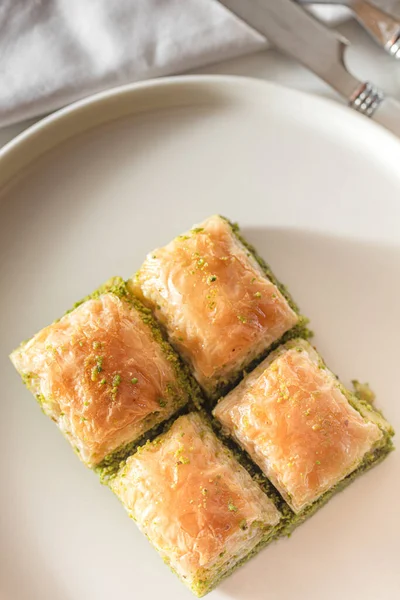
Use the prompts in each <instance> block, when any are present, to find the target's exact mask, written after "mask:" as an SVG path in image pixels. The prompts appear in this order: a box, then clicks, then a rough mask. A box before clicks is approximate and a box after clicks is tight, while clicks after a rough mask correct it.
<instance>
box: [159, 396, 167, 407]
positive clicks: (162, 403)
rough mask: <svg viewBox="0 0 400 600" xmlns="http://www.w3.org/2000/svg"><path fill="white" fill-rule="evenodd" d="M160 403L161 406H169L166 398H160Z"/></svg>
mask: <svg viewBox="0 0 400 600" xmlns="http://www.w3.org/2000/svg"><path fill="white" fill-rule="evenodd" d="M158 404H159V405H160V406H161V408H165V407H166V406H167V403H166V402H165V400H164V398H159V399H158Z"/></svg>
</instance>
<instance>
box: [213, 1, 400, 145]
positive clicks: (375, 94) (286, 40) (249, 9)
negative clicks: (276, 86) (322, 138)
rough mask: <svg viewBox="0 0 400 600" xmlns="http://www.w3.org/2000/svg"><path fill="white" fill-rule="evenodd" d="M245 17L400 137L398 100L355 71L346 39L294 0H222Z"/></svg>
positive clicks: (266, 35)
mask: <svg viewBox="0 0 400 600" xmlns="http://www.w3.org/2000/svg"><path fill="white" fill-rule="evenodd" d="M219 2H220V3H221V4H222V5H223V6H225V7H226V8H228V9H229V10H230V11H231V12H233V13H234V14H235V15H236V16H238V17H239V18H240V19H241V20H242V21H244V22H245V23H247V24H248V25H250V26H251V27H252V28H253V29H255V30H256V31H258V32H259V33H261V34H262V35H264V36H265V37H267V38H268V40H269V41H270V42H271V43H272V44H273V45H274V46H276V47H277V48H279V50H282V51H283V52H285V53H286V54H288V55H289V56H292V57H293V58H295V59H296V60H297V61H299V62H300V63H302V64H303V65H304V66H305V67H307V68H308V69H310V70H311V71H313V72H314V73H315V74H316V75H318V76H319V77H320V78H321V79H323V80H324V81H326V83H328V84H329V85H330V86H331V87H332V88H333V89H335V90H336V91H337V92H339V94H341V95H342V96H343V97H344V98H346V100H347V101H348V103H349V106H350V107H351V108H354V109H355V110H357V111H358V112H360V113H362V114H363V115H365V116H367V117H370V118H372V119H373V120H374V121H376V122H377V123H379V124H380V125H382V126H383V127H386V129H388V130H389V131H391V132H392V133H394V134H395V135H397V136H398V137H400V103H399V102H398V101H397V100H395V99H394V98H390V97H388V96H385V95H384V93H383V92H382V91H381V90H380V89H379V88H377V87H376V86H374V85H373V84H371V83H369V82H363V81H361V80H359V79H357V78H356V77H355V76H354V75H352V74H351V73H350V72H349V71H348V69H347V67H346V63H345V52H346V48H347V46H348V42H347V40H346V39H345V38H343V37H342V36H341V35H340V34H339V33H337V32H336V31H333V30H331V29H328V28H327V27H325V25H323V24H322V23H321V22H320V21H318V20H317V19H316V18H315V17H313V16H312V15H310V14H309V13H307V12H306V11H305V10H303V9H302V8H301V7H300V6H298V5H297V4H295V3H294V2H292V0H219Z"/></svg>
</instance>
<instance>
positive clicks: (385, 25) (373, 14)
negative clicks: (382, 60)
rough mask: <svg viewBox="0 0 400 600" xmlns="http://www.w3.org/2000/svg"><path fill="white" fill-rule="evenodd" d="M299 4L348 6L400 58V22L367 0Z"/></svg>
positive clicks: (304, 1)
mask: <svg viewBox="0 0 400 600" xmlns="http://www.w3.org/2000/svg"><path fill="white" fill-rule="evenodd" d="M298 2H299V4H331V5H332V4H340V5H341V6H347V8H349V9H350V10H351V11H352V12H353V13H354V16H355V17H356V19H357V21H358V22H359V23H360V24H361V25H362V26H363V27H364V29H366V31H368V33H369V34H370V35H371V36H372V37H373V38H374V39H375V41H376V42H377V43H378V44H379V45H380V46H382V47H383V48H384V49H385V50H386V51H387V52H388V53H389V54H391V55H392V56H394V57H395V58H399V59H400V22H399V21H398V20H396V19H395V18H394V17H393V16H392V15H390V14H389V13H388V12H386V11H384V10H382V9H381V8H378V7H377V6H375V5H374V4H372V3H371V2H368V1H367V0H298Z"/></svg>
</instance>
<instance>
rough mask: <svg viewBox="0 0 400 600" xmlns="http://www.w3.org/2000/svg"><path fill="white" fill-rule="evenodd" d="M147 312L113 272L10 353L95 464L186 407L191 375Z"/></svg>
mask: <svg viewBox="0 0 400 600" xmlns="http://www.w3.org/2000/svg"><path fill="white" fill-rule="evenodd" d="M149 312H150V311H149V310H148V309H145V308H144V307H143V306H142V305H141V304H140V303H139V302H137V301H136V300H135V299H134V298H133V297H132V296H131V294H130V293H129V292H128V290H127V288H126V286H125V284H124V282H123V281H122V280H121V279H119V278H115V279H113V280H111V281H110V282H108V283H107V284H105V285H104V286H103V287H102V288H101V289H99V290H98V291H96V292H95V293H94V294H92V296H90V297H88V298H86V299H85V300H84V301H82V302H81V303H78V305H77V306H76V307H75V308H74V309H73V310H72V311H70V312H68V313H67V314H66V315H65V316H63V317H62V318H61V319H60V320H59V321H56V322H55V323H53V324H52V325H50V326H48V327H46V328H44V329H43V330H42V331H40V332H39V333H38V334H36V335H35V336H34V337H33V338H32V339H30V340H29V341H28V342H25V343H23V344H22V345H21V346H20V347H19V348H18V349H17V350H15V351H14V352H13V353H12V355H11V360H12V362H13V363H14V365H15V367H16V369H17V370H18V371H19V373H20V374H21V376H22V377H23V379H24V381H25V383H26V385H27V386H28V388H29V389H30V390H31V391H32V392H33V393H34V395H35V396H36V398H37V400H38V401H39V403H40V404H41V406H42V409H43V411H44V412H45V413H46V414H47V415H48V416H49V417H51V419H52V420H53V421H55V423H56V424H57V425H58V427H59V428H60V429H61V431H62V432H63V434H64V435H65V436H66V437H67V439H68V440H69V441H70V443H71V444H72V446H73V447H74V448H75V450H76V452H77V453H78V454H79V456H80V458H81V459H82V461H83V462H84V463H86V464H87V465H88V466H89V467H93V466H96V465H99V464H100V463H102V461H104V460H105V459H106V457H110V455H111V456H112V454H113V453H115V452H117V453H118V452H122V454H123V452H124V448H125V447H126V445H128V444H130V445H131V446H132V445H134V444H135V442H137V441H138V440H139V439H140V437H141V436H142V435H143V434H144V433H145V432H147V431H149V430H150V429H152V428H154V427H155V426H157V425H158V424H160V423H162V422H163V421H165V420H166V419H168V418H169V417H170V416H171V415H172V414H174V413H175V412H176V411H177V410H178V409H180V408H181V407H183V406H184V405H186V403H187V402H188V400H189V395H190V394H191V393H192V388H191V385H192V384H191V381H190V379H189V377H187V376H186V371H185V369H184V368H183V365H182V364H181V363H180V361H179V359H178V357H177V355H176V354H175V352H174V350H173V349H172V348H171V346H170V345H169V344H168V343H167V342H166V341H165V340H164V339H163V337H162V335H161V332H160V330H159V328H158V327H157V325H156V324H155V322H154V321H153V320H152V317H151V316H150V315H149Z"/></svg>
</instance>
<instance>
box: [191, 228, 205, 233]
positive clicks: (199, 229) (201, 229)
mask: <svg viewBox="0 0 400 600" xmlns="http://www.w3.org/2000/svg"><path fill="white" fill-rule="evenodd" d="M202 231H204V227H195V228H194V229H192V232H193V233H201V232H202Z"/></svg>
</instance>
